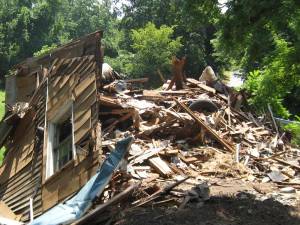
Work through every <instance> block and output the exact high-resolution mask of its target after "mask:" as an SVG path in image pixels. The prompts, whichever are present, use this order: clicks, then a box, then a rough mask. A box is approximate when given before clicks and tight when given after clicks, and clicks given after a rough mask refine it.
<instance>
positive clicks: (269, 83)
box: [245, 38, 300, 118]
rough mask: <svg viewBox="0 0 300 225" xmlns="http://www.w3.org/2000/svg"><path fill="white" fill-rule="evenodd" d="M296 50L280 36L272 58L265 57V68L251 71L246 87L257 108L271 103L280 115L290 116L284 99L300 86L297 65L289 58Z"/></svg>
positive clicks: (251, 101) (251, 100) (252, 102)
mask: <svg viewBox="0 0 300 225" xmlns="http://www.w3.org/2000/svg"><path fill="white" fill-rule="evenodd" d="M294 51H295V49H294V47H292V46H290V44H289V43H287V42H286V41H285V40H283V39H280V38H278V39H277V40H276V47H275V50H274V51H273V56H272V58H266V59H265V63H264V64H265V65H266V66H265V68H263V69H262V70H255V71H253V72H250V73H249V75H248V76H247V81H246V82H245V88H246V90H248V92H249V93H252V98H251V99H250V100H249V102H250V103H251V104H252V105H254V106H255V107H256V108H258V109H260V110H262V109H263V108H266V106H267V104H268V103H270V104H271V106H272V108H273V109H274V111H275V112H276V113H277V114H278V115H281V116H283V117H285V118H288V117H289V116H290V113H289V111H288V110H287V108H286V107H285V106H284V105H283V99H284V98H285V97H286V96H287V95H288V94H289V93H290V92H291V90H292V88H293V87H294V86H295V85H296V86H298V87H300V83H299V79H297V77H298V74H297V72H298V71H297V70H296V65H294V64H292V65H291V64H290V61H289V60H288V59H289V57H290V56H291V55H293V54H294Z"/></svg>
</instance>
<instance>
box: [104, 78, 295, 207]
mask: <svg viewBox="0 0 300 225" xmlns="http://www.w3.org/2000/svg"><path fill="white" fill-rule="evenodd" d="M136 82H139V80H136ZM116 83H118V81H116V82H114V85H116ZM121 83H122V82H121ZM121 83H119V84H120V85H121ZM123 83H124V82H123ZM133 83H134V82H133ZM117 86H118V85H117ZM164 86H169V85H168V83H166V84H164ZM128 88H129V89H128ZM117 89H118V90H122V91H116V90H117ZM117 89H116V88H115V89H112V88H106V89H105V90H106V91H104V90H103V92H102V93H101V95H100V96H98V99H99V101H100V109H99V110H100V120H101V123H102V148H103V152H104V153H107V154H109V152H110V151H112V150H113V149H114V146H115V144H116V142H117V141H118V140H121V139H122V138H124V137H127V136H133V137H134V138H135V141H134V143H133V144H132V145H131V149H130V151H129V155H128V157H127V159H128V160H127V161H126V162H124V163H123V166H122V170H121V171H120V173H121V174H122V175H121V174H116V175H115V177H114V178H113V179H112V181H111V186H110V187H109V189H107V191H106V192H105V193H104V196H103V198H104V199H105V198H106V199H110V198H111V196H113V195H114V194H115V193H118V192H121V191H122V190H124V189H125V187H127V186H128V185H129V184H132V183H135V184H136V183H139V184H140V185H139V187H138V188H136V189H135V191H134V192H133V194H131V195H130V196H131V198H130V199H129V200H128V198H127V201H126V205H127V206H129V207H136V206H142V205H146V204H152V205H159V204H168V203H171V202H172V204H176V205H177V206H178V207H179V208H183V207H185V205H186V204H187V203H189V202H190V201H195V199H196V202H200V203H201V204H203V202H204V201H205V200H207V199H209V187H208V186H207V182H208V181H209V180H210V178H215V177H219V178H225V177H234V178H239V179H244V180H246V181H247V180H248V181H251V182H252V181H255V182H268V181H271V182H272V181H273V182H275V183H276V184H277V185H283V186H284V185H286V184H291V185H292V184H295V185H294V187H295V188H300V185H299V184H300V179H299V170H300V166H299V161H297V160H299V157H298V156H299V150H298V149H295V148H292V147H291V146H290V145H289V140H288V138H287V137H286V135H285V134H284V133H281V132H280V131H277V129H278V128H276V129H275V127H274V125H275V124H273V123H272V119H271V116H265V117H257V116H256V115H254V114H253V113H251V112H250V111H247V110H246V109H247V108H246V107H244V106H243V104H242V99H243V96H242V95H241V94H240V93H237V92H234V91H231V92H229V93H226V94H224V93H223V94H222V93H219V92H217V91H216V90H215V89H214V88H213V87H210V86H206V85H205V84H203V83H201V82H199V81H197V80H194V79H190V78H188V79H186V86H185V88H184V89H181V90H168V91H159V90H140V89H138V90H136V89H134V88H132V87H131V88H130V86H128V85H127V86H126V90H125V88H124V89H122V88H120V87H119V88H117ZM112 90H114V91H112ZM275 126H276V125H275ZM297 157H298V158H297ZM182 183H184V184H185V185H183V184H182ZM178 185H180V187H181V188H180V189H178V188H177V189H176V186H178ZM191 185H192V186H191ZM126 190H127V189H126ZM125 192H126V194H127V195H128V193H129V192H128V191H125ZM122 193H123V192H121V194H120V195H122ZM130 193H132V191H131V192H130ZM123 194H124V193H123ZM167 196H168V197H167ZM118 197H120V196H119V195H118ZM113 199H114V198H113ZM110 201H111V200H109V201H108V202H110Z"/></svg>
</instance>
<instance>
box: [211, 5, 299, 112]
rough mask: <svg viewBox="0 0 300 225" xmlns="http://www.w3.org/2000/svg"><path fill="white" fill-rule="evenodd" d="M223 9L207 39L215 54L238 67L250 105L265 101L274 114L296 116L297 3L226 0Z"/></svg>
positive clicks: (297, 74) (262, 103)
mask: <svg viewBox="0 0 300 225" xmlns="http://www.w3.org/2000/svg"><path fill="white" fill-rule="evenodd" d="M227 7H228V10H227V11H226V13H225V14H223V15H222V16H221V18H220V19H219V21H218V24H217V28H218V32H217V34H216V38H215V39H214V40H213V41H212V42H213V44H214V48H215V57H217V59H218V60H219V61H224V62H225V63H227V65H229V66H236V67H239V68H242V69H244V71H245V77H246V79H247V81H246V84H245V86H246V88H247V90H248V91H249V92H250V94H251V95H252V97H251V99H250V103H252V104H253V105H254V106H255V107H256V108H259V109H263V108H266V104H267V103H270V104H271V105H272V107H273V109H274V111H275V113H276V114H277V115H281V116H284V117H289V115H290V113H292V114H299V113H300V103H299V101H297V99H298V100H299V99H300V92H299V91H298V92H297V91H296V90H299V88H300V84H299V80H300V79H299V74H300V67H299V65H300V60H299V57H298V55H299V54H300V32H299V31H300V2H299V1H296V0H278V1H268V0H261V1H250V0H239V1H237V0H230V1H228V2H227ZM251 71H256V72H252V73H251Z"/></svg>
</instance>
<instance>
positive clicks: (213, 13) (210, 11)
mask: <svg viewBox="0 0 300 225" xmlns="http://www.w3.org/2000/svg"><path fill="white" fill-rule="evenodd" d="M128 2H129V4H126V5H125V6H124V7H123V11H122V14H123V15H124V17H123V19H122V21H121V24H120V28H121V29H124V32H125V39H124V42H123V46H122V47H123V49H126V50H127V51H129V52H131V51H132V48H131V45H132V39H131V34H130V30H131V29H139V28H141V27H144V26H145V25H146V24H147V23H148V22H152V23H154V24H155V25H156V26H157V27H160V26H162V25H167V26H171V27H173V29H174V33H173V38H176V37H182V38H181V43H182V47H181V49H180V51H179V52H178V55H179V56H183V55H187V66H186V70H187V71H186V72H187V74H188V75H189V76H195V77H198V76H199V74H200V73H201V71H202V70H203V69H204V67H205V66H207V65H208V64H209V65H212V66H214V67H216V66H217V64H216V62H215V60H214V57H212V53H213V48H212V45H211V43H210V40H211V39H212V38H213V36H214V33H215V29H214V24H215V22H216V20H217V18H218V16H219V14H220V9H219V7H218V1H217V0H212V1H205V0H200V1H199V0H191V1H185V0H166V1H160V0H148V1H144V0H129V1H128Z"/></svg>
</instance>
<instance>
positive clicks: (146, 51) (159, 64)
mask: <svg viewBox="0 0 300 225" xmlns="http://www.w3.org/2000/svg"><path fill="white" fill-rule="evenodd" d="M173 32H174V31H173V28H172V27H168V26H166V25H162V26H161V27H160V28H156V27H155V25H154V24H153V23H150V22H149V23H148V24H147V25H146V26H145V28H140V29H137V30H132V33H131V35H132V40H133V44H132V48H133V50H134V56H133V63H132V68H131V70H132V75H133V76H147V77H149V78H150V83H151V84H158V83H157V80H159V79H158V76H155V73H156V70H157V69H159V68H160V69H163V70H167V69H168V68H169V66H170V61H171V58H172V56H174V55H175V54H176V52H178V50H179V49H180V47H181V46H182V45H181V43H180V37H177V38H176V39H171V37H172V34H173Z"/></svg>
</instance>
